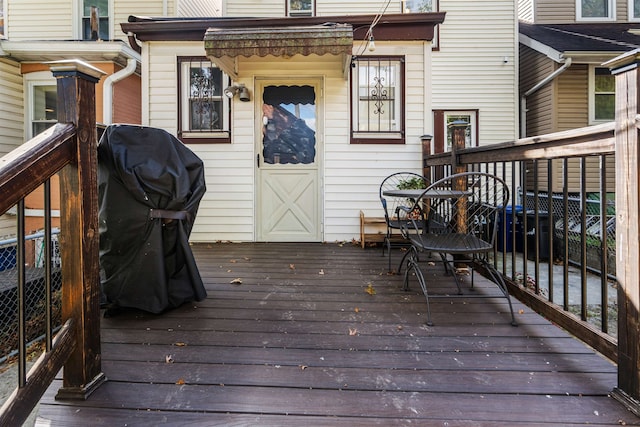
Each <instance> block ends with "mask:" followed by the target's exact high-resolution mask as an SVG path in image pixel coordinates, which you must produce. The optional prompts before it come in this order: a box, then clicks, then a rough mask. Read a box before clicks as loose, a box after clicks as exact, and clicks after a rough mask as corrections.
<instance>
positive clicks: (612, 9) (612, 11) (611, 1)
mask: <svg viewBox="0 0 640 427" xmlns="http://www.w3.org/2000/svg"><path fill="white" fill-rule="evenodd" d="M604 1H606V2H607V7H608V10H609V14H608V15H607V16H597V17H583V16H582V2H583V0H576V21H577V22H610V21H615V20H616V1H615V0H604Z"/></svg>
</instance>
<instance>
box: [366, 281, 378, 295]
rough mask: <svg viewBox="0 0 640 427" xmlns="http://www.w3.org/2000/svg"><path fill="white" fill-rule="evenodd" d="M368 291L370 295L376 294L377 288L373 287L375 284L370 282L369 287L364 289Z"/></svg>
mask: <svg viewBox="0 0 640 427" xmlns="http://www.w3.org/2000/svg"><path fill="white" fill-rule="evenodd" d="M364 291H365V292H366V293H368V294H369V295H375V294H376V290H375V289H373V285H372V284H371V283H369V285H367V289H365V290H364Z"/></svg>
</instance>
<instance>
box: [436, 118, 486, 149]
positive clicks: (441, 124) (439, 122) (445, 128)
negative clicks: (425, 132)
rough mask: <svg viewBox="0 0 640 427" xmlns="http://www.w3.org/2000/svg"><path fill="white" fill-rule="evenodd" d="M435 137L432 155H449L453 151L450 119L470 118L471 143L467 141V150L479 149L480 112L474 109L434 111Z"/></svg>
mask: <svg viewBox="0 0 640 427" xmlns="http://www.w3.org/2000/svg"><path fill="white" fill-rule="evenodd" d="M433 116H434V119H433V123H434V135H433V142H432V144H433V147H432V153H434V154H437V153H448V152H450V151H451V144H450V142H449V125H448V118H449V117H451V116H469V125H470V127H471V128H470V130H469V138H470V142H466V141H465V148H467V147H477V146H478V145H479V134H480V132H479V128H480V126H479V123H480V121H479V110H478V109H473V108H464V109H451V108H448V109H446V110H434V111H433Z"/></svg>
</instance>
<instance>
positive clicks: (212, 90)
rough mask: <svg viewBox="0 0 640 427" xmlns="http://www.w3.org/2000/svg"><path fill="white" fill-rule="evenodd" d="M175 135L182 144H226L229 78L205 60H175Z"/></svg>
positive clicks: (228, 137)
mask: <svg viewBox="0 0 640 427" xmlns="http://www.w3.org/2000/svg"><path fill="white" fill-rule="evenodd" d="M179 65H180V67H179V69H180V74H179V80H180V86H179V87H180V92H181V95H180V103H179V108H178V110H179V112H178V114H179V120H178V123H179V124H178V135H179V137H180V138H181V139H182V140H183V141H184V142H230V135H229V121H230V120H229V117H230V100H229V98H228V97H226V96H224V88H225V87H227V86H228V85H229V78H228V77H227V76H226V74H224V73H223V72H222V70H220V68H218V67H216V66H215V65H214V64H213V63H212V62H211V61H209V60H207V59H206V58H179Z"/></svg>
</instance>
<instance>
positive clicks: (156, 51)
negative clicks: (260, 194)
mask: <svg viewBox="0 0 640 427" xmlns="http://www.w3.org/2000/svg"><path fill="white" fill-rule="evenodd" d="M147 46H148V49H149V50H148V53H149V58H150V60H149V62H148V63H147V61H145V60H143V64H148V65H145V66H144V69H143V73H142V74H143V78H144V79H145V80H146V81H143V86H147V85H148V88H149V89H148V91H143V94H144V93H145V92H147V93H148V95H147V96H148V100H147V99H144V98H143V105H146V106H148V111H147V112H146V113H145V117H147V120H146V123H145V124H148V125H150V126H156V127H162V128H165V129H167V130H168V131H169V132H171V133H173V134H175V132H176V130H177V101H176V100H177V80H176V77H175V73H176V67H177V57H176V52H180V55H203V54H204V52H203V51H202V45H201V44H200V43H191V44H186V43H149V44H148V45H147ZM425 51H426V52H427V55H430V52H431V51H430V49H429V48H425V46H424V44H423V43H420V42H412V43H406V44H405V45H403V46H401V47H399V46H392V45H388V44H387V45H385V44H384V43H380V45H379V46H378V47H377V49H376V54H380V55H406V58H407V61H406V75H407V98H406V100H407V107H406V110H407V120H406V129H407V138H406V141H407V143H406V144H405V145H384V144H368V145H352V144H350V140H349V135H350V131H349V129H350V115H349V114H350V113H349V111H350V110H349V102H350V101H349V98H350V96H349V90H350V89H349V82H348V81H347V80H345V79H344V78H342V75H341V71H340V69H339V67H338V66H337V64H338V63H339V62H338V61H339V60H338V59H337V58H333V57H330V56H324V57H317V56H316V57H314V56H309V57H304V58H303V59H301V58H299V57H294V58H291V59H289V60H284V59H277V58H272V57H266V58H259V59H258V60H254V59H246V58H242V59H241V61H240V65H239V66H240V68H241V69H242V70H243V76H246V77H243V78H242V79H241V80H239V82H240V83H245V84H246V85H247V87H248V88H249V89H250V92H251V94H252V99H254V100H255V99H256V98H255V97H256V94H255V87H256V86H255V84H254V81H255V79H256V78H261V77H267V78H278V77H286V76H292V77H293V76H295V77H298V76H309V77H314V78H315V77H320V78H321V79H323V81H324V90H323V92H324V96H323V98H322V101H321V108H323V112H322V115H323V116H324V117H325V126H324V129H325V135H324V140H323V143H324V151H323V152H322V153H321V167H322V175H323V183H324V200H323V218H324V239H325V240H327V241H335V240H351V239H352V238H359V225H358V224H359V222H358V221H359V219H358V218H359V217H358V213H359V211H360V210H364V211H365V212H366V213H367V214H369V215H379V210H380V206H379V205H380V201H379V199H378V186H379V185H380V182H381V181H382V179H383V178H384V177H385V176H387V175H388V174H390V173H392V172H394V171H397V170H399V169H403V170H415V171H416V172H418V171H420V168H421V160H420V153H421V142H420V138H419V137H420V135H422V134H424V133H425V131H424V126H423V118H424V117H425V115H426V114H425V108H426V107H425V106H426V105H429V104H428V102H427V101H426V99H425V95H424V94H425V90H424V87H423V86H424V85H423V71H422V69H423V66H424V65H423V64H424V61H425V58H424V52H425ZM143 54H144V55H145V57H146V52H143ZM147 76H148V77H147ZM143 96H144V95H143ZM257 96H259V94H258V95H257ZM232 138H233V142H232V143H231V144H194V145H191V146H190V147H191V148H192V149H193V150H194V152H195V153H196V154H197V155H198V156H200V158H202V160H203V161H204V162H205V167H206V184H207V193H206V194H205V196H204V198H203V200H202V202H201V204H200V209H199V212H198V216H197V219H196V223H195V225H194V229H193V232H192V235H191V240H193V241H217V240H231V241H252V240H254V228H255V222H254V216H255V215H254V210H255V206H254V205H255V191H254V184H255V182H254V180H255V178H254V172H255V170H254V167H255V111H254V106H253V103H243V102H234V103H233V120H232Z"/></svg>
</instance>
